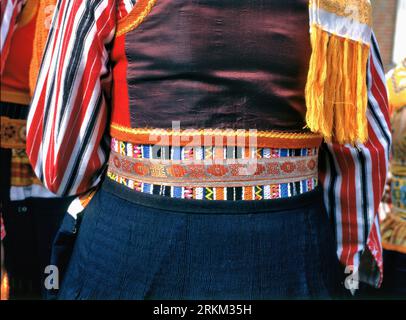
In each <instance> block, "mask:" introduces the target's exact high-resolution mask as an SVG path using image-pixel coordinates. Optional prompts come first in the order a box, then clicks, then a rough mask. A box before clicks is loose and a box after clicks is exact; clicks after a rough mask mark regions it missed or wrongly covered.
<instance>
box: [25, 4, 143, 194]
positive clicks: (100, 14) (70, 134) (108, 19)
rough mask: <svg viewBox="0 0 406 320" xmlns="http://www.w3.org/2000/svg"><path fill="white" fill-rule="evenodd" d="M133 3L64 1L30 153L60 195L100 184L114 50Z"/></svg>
mask: <svg viewBox="0 0 406 320" xmlns="http://www.w3.org/2000/svg"><path fill="white" fill-rule="evenodd" d="M134 3H135V1H134V0H120V1H117V0H91V1H87V0H86V1H85V0H77V1H69V0H61V1H59V2H58V4H57V8H56V10H55V15H54V19H53V22H52V28H51V30H50V34H49V38H48V42H47V45H46V48H45V53H44V57H43V61H42V66H41V70H40V73H39V77H38V80H37V88H36V91H35V94H34V97H33V101H32V106H31V111H30V113H29V115H28V123H27V153H28V156H29V158H30V160H31V163H32V165H33V167H34V170H35V172H36V174H37V176H38V177H39V178H40V179H41V180H42V181H43V183H44V184H45V186H46V187H47V188H48V189H49V190H51V191H52V192H54V193H56V194H59V195H75V194H80V193H83V192H85V191H87V190H88V189H89V188H90V187H92V186H95V185H97V184H98V182H99V179H100V176H101V173H102V171H103V165H104V164H105V162H106V154H107V150H108V144H107V143H105V141H106V139H105V136H104V134H105V128H106V121H107V104H108V102H107V99H108V98H107V94H106V92H108V91H109V86H110V81H111V77H110V65H109V50H110V49H109V48H111V46H112V41H113V39H114V33H115V28H116V21H117V19H118V17H117V16H120V15H124V12H127V14H128V12H129V11H130V10H131V9H132V6H133V5H134Z"/></svg>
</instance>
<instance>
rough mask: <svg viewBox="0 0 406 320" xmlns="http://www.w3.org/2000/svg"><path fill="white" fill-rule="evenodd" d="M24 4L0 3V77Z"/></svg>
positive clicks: (18, 0)
mask: <svg viewBox="0 0 406 320" xmlns="http://www.w3.org/2000/svg"><path fill="white" fill-rule="evenodd" d="M25 2H26V0H2V1H1V2H0V56H1V59H0V75H1V74H2V73H3V68H4V64H5V62H6V58H7V54H8V51H9V49H10V41H11V37H12V35H13V31H14V29H15V26H16V21H17V17H18V15H19V14H20V12H21V8H22V6H23V5H24V4H25Z"/></svg>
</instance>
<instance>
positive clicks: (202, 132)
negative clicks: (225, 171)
mask: <svg viewBox="0 0 406 320" xmlns="http://www.w3.org/2000/svg"><path fill="white" fill-rule="evenodd" d="M110 127H111V128H113V129H115V130H118V131H122V132H124V133H130V134H142V135H167V136H185V135H186V136H225V137H235V136H237V137H258V138H283V139H312V138H319V137H321V135H319V134H317V133H312V132H303V133H302V132H280V131H257V132H251V131H248V130H245V129H240V130H238V129H237V130H231V129H230V130H221V129H186V130H179V131H172V130H168V129H143V128H135V129H133V128H128V127H124V126H120V125H118V124H114V123H112V124H111V125H110Z"/></svg>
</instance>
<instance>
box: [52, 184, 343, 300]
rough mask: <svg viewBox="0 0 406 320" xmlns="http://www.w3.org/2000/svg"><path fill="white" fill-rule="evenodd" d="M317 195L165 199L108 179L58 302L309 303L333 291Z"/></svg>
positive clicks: (327, 228)
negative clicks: (255, 300) (271, 198)
mask: <svg viewBox="0 0 406 320" xmlns="http://www.w3.org/2000/svg"><path fill="white" fill-rule="evenodd" d="M339 273H340V268H339V262H338V259H337V257H336V254H335V244H334V232H333V228H332V226H331V224H330V223H329V219H328V217H327V214H326V211H325V210H324V205H323V199H322V193H321V190H320V189H319V188H318V189H316V190H314V191H312V192H308V193H306V194H303V195H300V196H296V197H293V198H290V199H278V200H264V201H236V202H227V201H204V200H182V199H170V198H166V197H161V196H154V195H147V194H142V193H138V192H134V191H131V190H129V189H127V188H125V187H123V186H121V185H119V184H116V183H115V182H111V181H107V180H106V181H105V182H104V184H103V187H102V188H101V190H100V191H99V192H98V193H97V194H96V195H95V197H94V198H93V199H92V201H91V203H90V204H89V206H88V207H87V208H86V210H85V212H84V216H83V221H82V224H81V227H80V230H79V233H78V237H77V240H76V242H75V246H74V249H73V253H72V256H71V259H70V261H69V264H68V267H67V271H66V274H65V276H64V279H63V281H62V285H61V288H60V290H59V291H60V292H59V298H60V299H244V300H245V299H286V298H287V299H312V298H322V299H325V298H327V299H328V298H334V297H335V295H337V294H338V293H339V287H340V280H339V279H340V276H339Z"/></svg>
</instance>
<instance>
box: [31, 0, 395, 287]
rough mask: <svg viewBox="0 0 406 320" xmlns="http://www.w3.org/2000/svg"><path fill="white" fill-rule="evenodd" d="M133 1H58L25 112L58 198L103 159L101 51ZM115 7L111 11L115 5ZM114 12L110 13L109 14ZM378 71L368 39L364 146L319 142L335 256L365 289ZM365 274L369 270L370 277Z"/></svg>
mask: <svg viewBox="0 0 406 320" xmlns="http://www.w3.org/2000/svg"><path fill="white" fill-rule="evenodd" d="M132 3H133V1H128V0H127V1H123V0H120V1H119V0H89V1H87V0H86V1H85V0H77V1H68V0H61V1H59V2H58V5H57V9H56V15H55V16H54V21H53V28H52V30H51V33H50V37H49V39H48V44H47V47H46V52H45V56H44V60H43V65H42V69H41V71H40V75H39V81H38V83H37V90H36V93H35V95H34V99H33V103H32V108H31V111H30V114H29V117H28V139H27V150H28V155H29V157H30V159H31V163H32V165H33V166H34V168H35V172H36V173H37V175H38V176H39V177H40V178H41V180H42V181H43V182H44V183H45V185H46V186H47V187H48V188H49V189H50V190H52V191H53V192H56V193H58V194H64V195H66V194H79V193H82V192H85V191H86V190H88V189H89V188H90V187H92V186H95V185H97V184H98V183H99V181H100V175H101V172H102V167H103V165H104V164H105V163H106V161H107V153H108V143H106V141H107V137H106V136H105V135H104V133H105V131H106V130H105V129H106V126H107V109H108V104H107V99H108V94H109V88H110V84H111V77H110V65H109V52H110V50H111V48H112V45H113V42H112V40H113V38H114V31H115V28H116V25H115V22H116V21H117V19H118V18H119V17H122V16H123V14H124V12H125V11H127V12H128V11H129V9H130V8H131V7H132ZM117 5H118V6H117ZM117 7H118V8H119V10H118V11H117V10H116V8H117ZM384 79H385V78H384V74H383V67H382V63H381V61H380V58H379V53H378V48H377V46H376V41H375V38H373V39H372V50H371V54H370V57H369V64H368V77H367V79H366V81H368V88H369V91H368V97H369V105H368V130H369V140H368V142H367V143H365V144H362V145H357V146H354V147H352V146H348V145H345V146H342V145H339V144H336V143H330V144H324V145H323V147H322V149H321V164H320V165H321V168H320V179H321V184H322V185H323V187H324V190H325V204H326V208H327V210H328V212H329V214H330V217H331V219H332V220H333V221H334V222H335V227H336V237H337V254H338V256H339V258H340V260H341V262H342V263H343V264H344V265H347V266H350V267H351V266H352V267H351V268H353V269H355V270H357V268H358V266H359V265H360V260H361V256H362V255H363V254H364V253H365V252H366V251H369V252H370V253H371V254H372V255H369V254H367V255H366V256H365V257H366V258H367V257H370V256H372V257H373V259H371V260H370V261H369V262H364V263H363V265H365V266H366V268H365V269H364V268H362V269H361V270H360V271H362V274H361V279H363V280H364V281H367V282H369V283H371V284H373V285H379V284H380V282H381V280H382V249H381V241H380V234H379V228H378V223H379V222H378V216H377V212H378V205H379V202H380V199H381V196H382V194H383V188H384V184H385V178H386V171H387V163H388V156H389V148H390V143H391V136H390V128H389V116H388V102H387V95H386V89H385V81H384ZM371 271H372V272H371Z"/></svg>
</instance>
